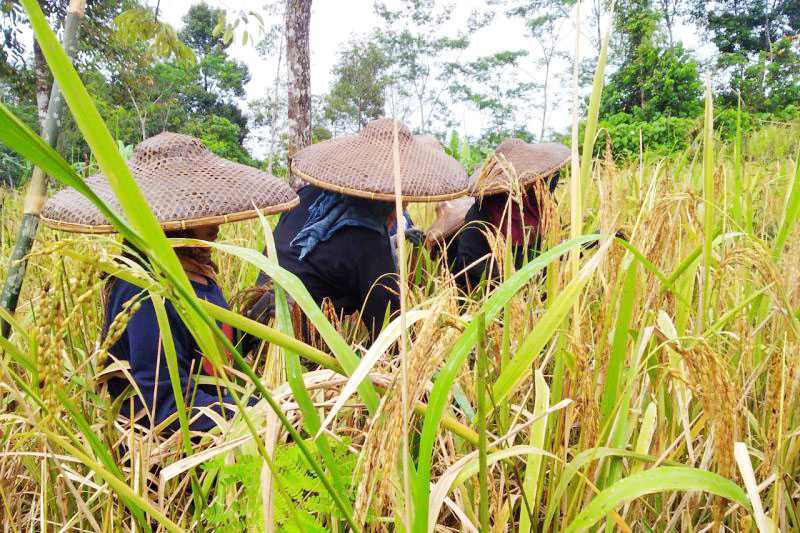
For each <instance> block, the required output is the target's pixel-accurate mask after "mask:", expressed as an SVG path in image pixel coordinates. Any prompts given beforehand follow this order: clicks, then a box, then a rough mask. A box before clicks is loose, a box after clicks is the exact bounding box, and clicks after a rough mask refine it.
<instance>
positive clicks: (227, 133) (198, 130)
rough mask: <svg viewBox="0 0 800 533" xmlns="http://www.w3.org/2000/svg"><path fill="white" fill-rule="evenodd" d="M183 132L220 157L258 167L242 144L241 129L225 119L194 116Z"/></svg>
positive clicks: (216, 116) (211, 116) (213, 116)
mask: <svg viewBox="0 0 800 533" xmlns="http://www.w3.org/2000/svg"><path fill="white" fill-rule="evenodd" d="M181 132H182V133H186V134H188V135H191V136H193V137H197V138H198V139H200V140H202V141H203V144H205V145H206V146H207V147H208V149H209V150H211V151H212V152H214V153H215V154H217V155H218V156H221V157H224V158H226V159H230V160H232V161H238V162H239V163H243V164H245V165H251V166H253V165H257V162H256V161H255V160H254V159H253V158H252V157H250V154H248V153H247V151H245V149H244V148H243V147H242V145H241V144H240V141H239V139H240V138H241V128H240V127H239V126H238V125H237V124H234V123H233V122H231V121H230V120H228V119H227V118H225V117H220V116H218V115H200V116H193V117H191V118H190V119H189V121H188V122H187V123H186V124H185V125H184V126H183V127H182V128H181Z"/></svg>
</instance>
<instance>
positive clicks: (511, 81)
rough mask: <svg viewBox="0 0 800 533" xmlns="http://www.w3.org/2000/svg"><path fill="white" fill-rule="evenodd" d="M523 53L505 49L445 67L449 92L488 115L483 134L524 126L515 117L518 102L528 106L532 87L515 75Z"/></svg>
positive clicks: (518, 114) (519, 113)
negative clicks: (448, 80)
mask: <svg viewBox="0 0 800 533" xmlns="http://www.w3.org/2000/svg"><path fill="white" fill-rule="evenodd" d="M527 56H528V52H526V51H524V50H516V51H511V50H506V51H503V52H497V53H495V54H492V55H488V56H482V57H479V58H477V59H475V60H474V61H467V62H455V63H451V64H449V65H448V66H447V68H446V70H445V72H446V76H447V77H448V78H450V79H451V82H450V87H449V90H450V93H451V94H452V95H453V96H454V97H455V98H456V99H458V100H461V101H465V102H468V103H470V104H471V105H472V106H474V107H475V108H476V109H477V110H478V111H481V112H482V113H485V114H487V115H488V116H489V117H491V119H490V120H489V121H488V123H489V124H488V127H487V128H486V134H487V135H491V134H493V133H494V134H498V135H504V133H503V132H508V131H509V130H513V129H516V128H524V126H523V123H522V121H521V120H520V119H519V118H518V117H523V116H524V113H523V109H522V105H526V106H527V105H529V101H530V99H531V97H532V92H533V90H534V89H535V85H534V84H533V83H530V82H524V81H520V80H519V78H518V76H517V72H518V71H519V69H520V61H521V60H522V59H523V58H525V57H527Z"/></svg>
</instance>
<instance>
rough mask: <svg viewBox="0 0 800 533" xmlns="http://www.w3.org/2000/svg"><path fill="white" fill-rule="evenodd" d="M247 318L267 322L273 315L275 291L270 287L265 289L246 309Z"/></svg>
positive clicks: (262, 322)
mask: <svg viewBox="0 0 800 533" xmlns="http://www.w3.org/2000/svg"><path fill="white" fill-rule="evenodd" d="M246 315H247V318H249V319H251V320H255V321H256V322H260V323H261V324H265V325H266V324H267V323H268V322H269V320H270V319H271V318H272V317H274V316H275V293H274V292H273V291H272V289H269V290H267V291H266V292H265V293H264V294H263V295H262V296H261V298H259V299H258V300H256V302H255V303H254V304H253V305H252V307H250V309H248V310H247V313H246Z"/></svg>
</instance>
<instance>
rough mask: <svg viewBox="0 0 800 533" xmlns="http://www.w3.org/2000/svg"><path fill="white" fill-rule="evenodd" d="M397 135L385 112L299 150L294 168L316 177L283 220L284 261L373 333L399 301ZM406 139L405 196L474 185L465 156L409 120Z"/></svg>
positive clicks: (436, 195) (318, 297)
mask: <svg viewBox="0 0 800 533" xmlns="http://www.w3.org/2000/svg"><path fill="white" fill-rule="evenodd" d="M393 139H394V123H393V121H392V120H391V119H386V118H384V119H378V120H375V121H373V122H370V123H369V124H367V125H366V126H365V127H364V129H363V130H362V131H361V132H360V133H359V134H357V135H348V136H343V137H339V138H336V139H333V140H330V141H325V142H321V143H318V144H315V145H312V146H309V147H307V148H305V149H303V150H301V151H299V152H298V153H297V154H295V155H294V157H293V159H292V172H294V174H295V175H296V176H298V177H299V178H300V179H302V180H304V181H305V182H307V183H308V185H306V186H304V187H303V188H301V189H300V190H299V191H298V196H300V205H299V206H298V207H297V209H294V210H292V211H290V212H288V213H285V214H284V215H283V216H282V217H281V219H280V222H279V223H278V225H277V226H276V228H275V242H276V247H277V253H278V262H279V263H280V265H281V266H282V267H283V268H285V269H287V270H289V271H290V272H292V273H293V274H295V275H296V276H298V277H299V278H300V280H301V281H302V282H303V284H304V285H305V287H306V288H307V289H308V291H309V292H310V293H311V296H312V297H313V298H314V300H315V301H316V302H317V304H319V305H322V302H323V301H324V300H326V299H327V300H328V301H329V302H330V303H331V305H332V308H333V310H335V311H336V313H337V314H339V315H353V314H360V317H361V321H362V322H363V324H364V325H365V326H366V327H367V330H368V331H369V333H370V336H371V338H374V336H375V334H376V333H377V332H378V331H379V330H380V328H381V326H382V325H383V323H384V319H385V317H386V316H387V312H389V313H391V312H392V311H394V310H396V309H397V308H398V305H399V303H398V302H399V299H398V292H399V289H398V279H397V264H396V259H395V258H394V256H393V253H392V245H391V243H390V238H389V228H390V227H391V226H392V225H393V223H394V219H395V204H394V190H395V185H394V171H393V167H394V163H393ZM398 145H399V154H400V176H401V194H402V200H403V202H404V203H407V202H432V201H437V200H442V199H448V198H453V197H457V196H461V195H463V194H464V193H465V192H466V190H467V186H468V181H467V176H466V173H465V172H464V169H463V168H461V166H460V165H459V164H458V162H457V161H456V160H455V159H453V158H452V157H450V156H448V155H447V154H445V153H444V151H442V150H433V149H431V146H430V145H429V144H428V143H426V142H424V141H420V140H419V139H418V138H417V137H414V136H412V135H411V132H410V131H409V129H408V128H407V127H406V126H405V125H403V124H398ZM266 281H267V278H266V277H262V278H260V279H259V283H260V284H263V283H265V282H266ZM265 297H266V298H268V297H269V296H268V295H267V296H265Z"/></svg>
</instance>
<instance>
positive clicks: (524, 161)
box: [470, 139, 571, 196]
mask: <svg viewBox="0 0 800 533" xmlns="http://www.w3.org/2000/svg"><path fill="white" fill-rule="evenodd" d="M570 156H571V152H570V149H569V148H568V147H566V146H564V145H563V144H560V143H541V144H528V143H526V142H525V141H523V140H521V139H506V140H505V141H503V142H502V143H500V145H499V146H498V147H497V149H496V150H495V153H494V155H492V156H491V157H490V158H489V159H488V160H487V161H486V163H484V165H483V167H481V168H480V169H478V170H477V171H476V172H475V173H474V174H473V175H472V176H471V177H470V194H472V195H473V196H489V195H492V194H499V193H503V192H509V191H510V190H512V188H513V185H514V180H516V181H517V182H518V183H519V186H520V187H522V188H524V187H527V186H529V185H531V184H532V183H533V182H535V181H537V180H539V179H546V178H548V177H550V176H552V175H553V174H554V173H556V172H558V171H559V170H561V169H562V168H563V167H564V166H565V165H566V164H567V163H568V162H569V159H570Z"/></svg>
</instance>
